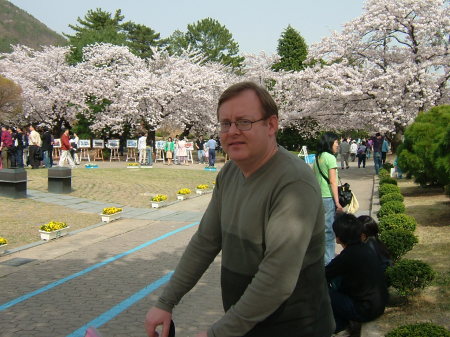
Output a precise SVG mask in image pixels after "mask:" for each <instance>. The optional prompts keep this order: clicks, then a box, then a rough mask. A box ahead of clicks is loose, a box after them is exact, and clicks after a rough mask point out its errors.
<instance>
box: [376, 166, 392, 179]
mask: <svg viewBox="0 0 450 337" xmlns="http://www.w3.org/2000/svg"><path fill="white" fill-rule="evenodd" d="M390 176H391V173H390V172H389V171H388V170H386V169H383V168H382V169H380V170H379V171H378V177H379V178H380V179H383V178H388V177H390Z"/></svg>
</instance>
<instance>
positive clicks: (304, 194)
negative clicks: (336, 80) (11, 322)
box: [145, 82, 334, 337]
mask: <svg viewBox="0 0 450 337" xmlns="http://www.w3.org/2000/svg"><path fill="white" fill-rule="evenodd" d="M217 118H218V120H219V130H220V138H221V141H222V146H223V148H224V150H225V152H226V153H228V154H229V156H230V160H229V161H228V162H227V163H226V164H225V165H224V167H223V168H222V169H221V171H220V172H219V174H218V176H217V178H216V186H215V188H214V193H213V195H212V198H211V201H210V204H209V206H208V208H207V210H206V212H205V214H204V216H203V218H202V220H201V222H200V225H199V227H198V229H197V232H196V233H195V234H194V236H193V237H192V239H191V241H190V242H189V244H188V246H187V248H186V251H185V252H184V254H183V256H182V257H181V260H180V262H179V263H178V265H177V267H176V270H175V272H174V273H173V275H172V277H171V279H170V281H169V283H168V284H167V286H166V288H165V289H164V291H163V292H162V294H161V296H160V298H159V300H158V302H157V304H156V306H155V307H153V308H151V309H150V310H149V311H148V313H147V316H146V323H145V326H146V331H147V335H148V336H149V337H155V336H161V337H167V335H168V333H169V326H170V323H171V319H172V313H171V312H172V309H173V307H174V306H175V305H176V304H178V303H179V302H180V300H181V299H182V297H183V296H184V295H185V294H186V293H187V292H188V291H189V290H191V289H192V288H193V287H194V285H195V284H196V283H197V282H198V280H199V279H200V277H201V276H202V274H203V273H204V272H205V271H206V269H207V268H208V266H209V265H210V264H211V263H212V262H213V260H214V259H215V257H216V256H217V255H218V254H219V253H221V264H222V269H221V290H222V302H223V307H224V310H225V314H224V315H223V316H222V317H221V318H219V319H218V320H217V321H216V322H215V323H213V324H211V326H210V327H209V328H208V331H201V332H199V333H198V334H197V335H196V337H206V336H215V337H230V336H241V337H242V336H244V337H323V336H331V334H332V332H333V330H334V322H333V317H332V314H331V307H330V299H329V296H328V289H327V284H326V282H325V275H324V265H323V251H324V236H323V221H324V218H323V208H322V200H321V195H320V187H319V186H318V184H317V182H316V181H315V179H314V175H313V172H312V171H311V169H310V168H309V166H308V165H307V164H306V163H304V162H303V161H301V160H298V158H297V157H296V156H294V155H293V154H291V153H290V152H289V151H287V150H285V149H284V148H282V147H280V146H278V144H277V142H276V134H277V130H278V108H277V106H276V104H275V102H274V101H273V99H272V97H271V96H270V94H269V93H268V92H267V90H266V89H264V88H262V87H260V86H258V85H257V84H255V83H252V82H242V83H237V84H235V85H233V86H231V87H229V88H228V89H227V90H225V91H224V92H223V94H222V95H221V97H220V98H219V103H218V108H217ZM299 205H301V207H299ZM199 311H200V312H199V315H201V316H202V317H206V316H205V313H204V310H202V308H199ZM161 325H162V326H163V328H162V329H163V331H162V334H158V333H157V332H156V328H157V327H158V326H161Z"/></svg>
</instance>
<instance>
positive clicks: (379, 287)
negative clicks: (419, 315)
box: [325, 243, 388, 319]
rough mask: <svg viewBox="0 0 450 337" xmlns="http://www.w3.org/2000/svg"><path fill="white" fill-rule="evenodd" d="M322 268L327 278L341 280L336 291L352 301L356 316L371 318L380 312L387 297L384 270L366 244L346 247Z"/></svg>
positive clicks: (382, 310)
mask: <svg viewBox="0 0 450 337" xmlns="http://www.w3.org/2000/svg"><path fill="white" fill-rule="evenodd" d="M325 271H326V275H327V280H328V281H331V280H333V279H335V278H337V277H339V278H340V279H341V285H340V288H339V289H338V291H339V292H342V293H343V294H345V295H347V296H349V297H350V298H351V299H352V300H353V302H354V305H355V309H356V310H357V312H358V313H359V314H360V315H362V316H363V317H365V318H366V319H374V318H376V317H378V316H380V315H381V314H382V313H383V312H384V308H385V306H386V303H387V298H388V292H387V287H386V283H385V277H384V270H383V269H382V266H381V263H380V261H379V259H378V257H377V256H376V254H375V252H374V251H373V250H372V249H371V248H370V247H369V246H368V245H366V244H364V243H358V244H354V245H349V246H347V247H346V248H345V249H344V250H343V251H342V252H341V253H340V254H339V255H338V256H336V257H335V258H334V259H333V260H331V262H330V263H329V264H328V265H327V266H326V267H325Z"/></svg>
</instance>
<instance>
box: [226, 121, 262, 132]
mask: <svg viewBox="0 0 450 337" xmlns="http://www.w3.org/2000/svg"><path fill="white" fill-rule="evenodd" d="M266 119H267V118H261V119H258V120H257V121H250V120H248V119H239V120H237V121H236V122H225V121H224V122H220V123H219V130H220V132H222V133H225V132H228V131H230V128H231V124H234V125H235V126H236V128H237V129H238V130H241V131H248V130H251V129H252V125H253V123H256V122H261V121H264V120H266Z"/></svg>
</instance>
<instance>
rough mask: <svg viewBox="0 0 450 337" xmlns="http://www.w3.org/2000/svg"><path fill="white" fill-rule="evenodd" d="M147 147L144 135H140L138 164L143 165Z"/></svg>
mask: <svg viewBox="0 0 450 337" xmlns="http://www.w3.org/2000/svg"><path fill="white" fill-rule="evenodd" d="M146 147H147V137H146V136H145V134H143V133H141V136H140V137H139V139H138V151H139V163H140V164H145V161H146V153H145V149H146Z"/></svg>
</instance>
